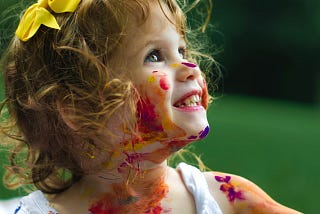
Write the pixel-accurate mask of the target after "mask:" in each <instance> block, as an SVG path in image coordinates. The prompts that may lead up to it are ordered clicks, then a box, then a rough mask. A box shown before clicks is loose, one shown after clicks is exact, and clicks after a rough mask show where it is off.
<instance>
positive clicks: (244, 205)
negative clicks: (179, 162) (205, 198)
mask: <svg viewBox="0 0 320 214" xmlns="http://www.w3.org/2000/svg"><path fill="white" fill-rule="evenodd" d="M204 175H205V178H206V180H207V183H208V187H209V190H210V192H211V194H212V195H213V197H214V198H215V199H216V200H217V202H218V203H219V205H220V207H221V209H222V211H223V213H261V214H262V213H268V214H272V213H274V214H275V213H286V214H296V213H300V212H298V211H295V210H293V209H290V208H288V207H286V206H283V205H281V204H279V203H277V202H276V201H274V200H273V199H272V198H271V197H270V196H269V195H268V194H267V193H265V192H264V191H263V190H262V189H261V188H260V187H258V186H257V185H256V184H254V183H253V182H251V181H249V180H247V179H245V178H243V177H241V176H238V175H233V174H228V173H221V172H204Z"/></svg>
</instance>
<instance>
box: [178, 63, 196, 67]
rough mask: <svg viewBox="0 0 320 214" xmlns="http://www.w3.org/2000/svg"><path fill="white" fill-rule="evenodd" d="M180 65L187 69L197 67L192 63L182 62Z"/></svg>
mask: <svg viewBox="0 0 320 214" xmlns="http://www.w3.org/2000/svg"><path fill="white" fill-rule="evenodd" d="M181 64H182V65H185V66H187V67H189V68H196V67H198V66H197V65H196V64H193V63H191V62H182V63H181Z"/></svg>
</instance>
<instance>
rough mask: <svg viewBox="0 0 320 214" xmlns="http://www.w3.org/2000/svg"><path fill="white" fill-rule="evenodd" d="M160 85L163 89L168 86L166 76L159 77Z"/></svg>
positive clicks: (166, 88)
mask: <svg viewBox="0 0 320 214" xmlns="http://www.w3.org/2000/svg"><path fill="white" fill-rule="evenodd" d="M160 87H161V88H162V89H163V90H165V91H166V90H168V89H169V88H170V87H169V83H168V80H167V78H166V77H161V79H160Z"/></svg>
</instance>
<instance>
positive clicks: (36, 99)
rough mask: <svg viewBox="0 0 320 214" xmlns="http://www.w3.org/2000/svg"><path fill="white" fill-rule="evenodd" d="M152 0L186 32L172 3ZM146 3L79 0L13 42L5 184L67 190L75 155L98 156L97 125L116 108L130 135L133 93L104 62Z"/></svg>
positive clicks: (78, 168) (77, 169) (76, 174)
mask: <svg viewBox="0 0 320 214" xmlns="http://www.w3.org/2000/svg"><path fill="white" fill-rule="evenodd" d="M157 1H158V2H159V4H160V6H161V5H162V4H165V5H167V7H168V8H169V10H170V12H171V13H172V14H173V17H174V18H175V20H171V21H172V22H173V23H174V24H175V25H176V26H177V29H179V30H180V32H181V34H182V35H184V36H186V20H185V16H184V13H183V12H182V10H181V9H180V7H179V6H178V4H177V2H176V1H175V0H157ZM161 3H162V4H161ZM182 3H187V2H185V1H182ZM149 4H150V0H82V2H81V3H80V4H79V6H78V8H77V10H76V11H75V12H74V13H64V14H55V16H56V19H57V21H58V23H59V25H60V27H61V30H59V31H57V30H54V29H50V28H46V27H44V26H42V27H41V28H40V29H39V30H38V32H37V33H36V35H34V37H32V38H31V39H30V40H29V41H28V42H21V41H20V40H18V39H17V38H14V39H13V40H12V41H11V44H10V46H9V49H8V52H7V54H6V56H5V61H4V62H5V95H6V99H5V100H4V101H3V102H2V106H1V113H2V115H5V114H6V109H7V110H8V114H9V115H8V116H7V120H6V121H1V122H5V123H3V124H2V126H1V131H2V133H4V134H5V135H6V136H8V137H9V138H6V139H7V140H6V141H7V142H8V144H9V143H11V145H15V146H13V151H12V153H11V156H10V161H11V162H10V165H11V166H9V167H7V171H6V175H5V180H6V183H7V186H8V187H11V188H15V187H18V186H19V185H20V184H21V183H24V184H33V185H35V186H36V187H37V188H38V189H40V190H42V191H43V192H45V193H59V192H62V191H64V190H65V189H67V188H68V187H70V186H71V185H72V184H74V183H75V182H77V181H78V180H79V179H81V177H82V176H83V175H84V174H85V173H87V172H86V171H85V170H84V168H83V167H82V166H83V165H84V164H85V162H87V161H90V155H83V156H81V158H79V157H78V156H79V155H82V154H85V153H94V154H97V153H99V151H100V148H99V146H98V145H96V144H95V142H94V140H93V136H94V137H95V138H99V137H100V134H99V130H101V127H105V125H106V122H107V121H108V119H109V118H110V117H111V115H113V114H114V113H116V112H117V111H118V110H119V109H120V108H125V109H126V110H127V112H128V114H127V115H128V116H127V117H125V118H124V119H123V120H124V121H123V122H124V124H125V125H126V127H125V128H126V129H128V130H130V131H131V132H132V133H134V132H135V125H136V103H137V102H138V99H139V95H138V93H137V92H136V90H135V88H134V86H133V84H132V83H131V81H130V79H129V78H128V77H126V75H125V74H123V73H112V72H111V71H110V70H109V69H108V64H109V60H110V57H111V56H112V54H113V52H114V51H115V50H116V49H117V47H118V46H119V44H121V40H122V32H123V31H124V28H125V23H126V19H128V18H129V17H136V18H137V21H141V23H143V22H144V21H145V20H146V18H147V17H148V14H149V10H150V5H149ZM136 10H139V11H138V12H137V11H136ZM190 53H191V52H190ZM196 55H198V56H199V54H196ZM190 57H191V55H190ZM61 111H68V112H72V120H73V121H76V124H77V128H76V129H73V128H70V126H68V125H67V124H66V122H65V120H64V118H63V117H62V114H61ZM2 118H4V117H2ZM66 142H67V143H66ZM106 143H108V142H106ZM111 147H112V145H110V152H112V148H111ZM103 152H106V151H105V150H103ZM107 152H108V151H107ZM19 154H20V155H19ZM15 178H19V179H18V180H17V179H15ZM21 178H22V180H21Z"/></svg>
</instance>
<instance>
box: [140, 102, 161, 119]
mask: <svg viewBox="0 0 320 214" xmlns="http://www.w3.org/2000/svg"><path fill="white" fill-rule="evenodd" d="M137 114H138V118H140V120H141V121H142V122H143V121H153V120H156V119H157V114H156V112H155V106H154V105H153V104H151V102H150V101H149V99H144V100H141V99H140V100H139V101H138V103H137Z"/></svg>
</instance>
